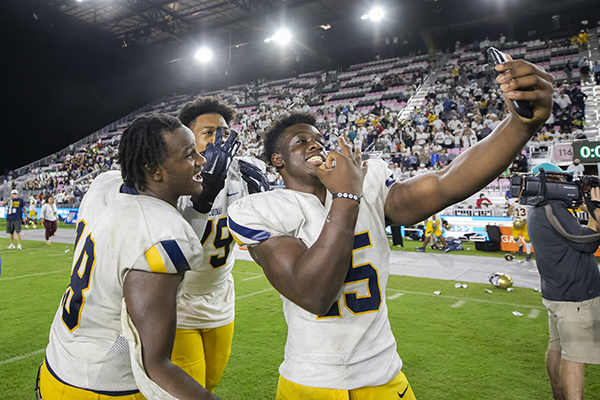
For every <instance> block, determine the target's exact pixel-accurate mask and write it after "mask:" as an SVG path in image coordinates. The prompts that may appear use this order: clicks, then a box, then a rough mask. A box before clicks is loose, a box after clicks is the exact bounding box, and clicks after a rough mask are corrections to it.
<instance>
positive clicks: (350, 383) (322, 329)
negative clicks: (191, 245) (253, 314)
mask: <svg viewBox="0 0 600 400" xmlns="http://www.w3.org/2000/svg"><path fill="white" fill-rule="evenodd" d="M390 174H391V171H390V170H389V169H388V168H387V164H386V163H385V162H383V161H379V160H371V161H369V169H368V172H367V176H366V177H365V183H364V187H363V198H362V202H361V204H360V211H359V214H358V221H357V223H356V229H355V236H354V250H353V257H352V260H353V261H352V265H349V266H348V267H349V268H348V275H347V276H346V282H345V284H344V286H343V287H342V289H341V290H340V293H339V295H338V297H337V300H336V301H335V303H334V304H333V306H332V307H331V309H330V310H329V312H327V314H325V315H322V316H317V315H315V314H312V313H310V312H308V311H306V310H304V309H302V308H300V307H298V306H297V305H296V304H294V303H292V302H291V301H289V300H287V299H286V298H285V297H283V296H282V300H283V312H284V315H285V319H286V322H287V325H288V335H287V343H286V346H285V359H284V361H283V364H282V365H281V367H280V368H279V372H280V373H281V375H282V376H283V377H284V378H286V379H288V380H290V381H292V382H296V383H299V384H301V385H304V386H312V387H321V388H330V389H341V390H351V389H355V388H359V387H364V386H377V385H382V384H386V383H388V382H389V381H390V380H391V379H393V378H394V377H395V376H396V375H397V374H398V373H399V371H400V369H401V367H402V361H401V359H400V357H399V356H398V353H397V351H396V341H395V339H394V336H393V334H392V331H391V329H390V324H389V321H388V313H387V306H386V303H385V290H386V286H387V280H388V276H389V272H390V270H389V254H390V249H389V245H388V240H387V237H386V234H385V213H384V204H385V199H386V197H387V195H388V193H389V187H390V186H391V185H392V184H393V182H394V181H393V180H391V179H388V177H389V176H390ZM331 202H332V199H331V194H330V193H328V194H327V199H326V201H325V205H324V206H323V205H322V204H321V202H320V201H319V199H318V198H317V197H316V196H314V195H312V194H308V193H302V192H298V191H294V190H288V189H282V190H274V191H271V192H268V193H261V194H256V195H252V196H248V197H246V198H244V199H242V200H240V201H238V202H236V203H234V204H232V205H231V206H230V207H229V229H230V232H231V233H232V234H233V235H234V238H235V239H236V241H237V242H238V243H240V244H243V245H247V246H255V245H257V244H259V243H261V242H263V241H265V240H267V239H268V238H270V237H274V236H292V237H296V238H299V239H300V240H302V241H303V242H304V243H305V244H306V245H307V246H309V247H310V246H312V245H313V244H314V243H315V241H316V240H317V239H318V237H319V235H320V234H321V231H322V229H323V225H324V223H325V221H326V219H327V215H328V214H329V209H330V207H331Z"/></svg>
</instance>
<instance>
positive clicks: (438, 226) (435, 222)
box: [415, 214, 448, 253]
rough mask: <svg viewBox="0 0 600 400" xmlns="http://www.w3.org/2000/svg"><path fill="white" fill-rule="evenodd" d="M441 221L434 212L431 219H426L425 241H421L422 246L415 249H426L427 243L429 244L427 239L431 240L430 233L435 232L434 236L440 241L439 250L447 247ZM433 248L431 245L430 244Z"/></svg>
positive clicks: (421, 250)
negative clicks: (440, 246)
mask: <svg viewBox="0 0 600 400" xmlns="http://www.w3.org/2000/svg"><path fill="white" fill-rule="evenodd" d="M443 229H444V226H443V222H442V219H441V218H439V217H438V216H437V215H436V214H434V215H433V216H432V217H431V219H430V220H429V221H427V224H426V225H425V233H424V235H425V241H424V242H423V247H417V248H416V249H415V250H417V251H420V252H423V253H424V252H425V250H426V249H427V245H428V244H429V241H430V240H431V235H433V234H435V237H436V238H437V239H438V240H439V241H440V242H442V248H441V250H444V249H446V248H448V243H446V239H445V238H444V235H443ZM431 247H432V248H433V245H432V246H431Z"/></svg>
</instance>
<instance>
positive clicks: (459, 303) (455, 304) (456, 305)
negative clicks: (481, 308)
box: [452, 300, 466, 308]
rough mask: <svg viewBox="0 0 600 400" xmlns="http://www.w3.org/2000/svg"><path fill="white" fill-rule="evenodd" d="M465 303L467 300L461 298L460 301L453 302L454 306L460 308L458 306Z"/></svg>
mask: <svg viewBox="0 0 600 400" xmlns="http://www.w3.org/2000/svg"><path fill="white" fill-rule="evenodd" d="M465 303H466V301H464V300H459V301H457V302H456V303H454V304H452V308H458V307H460V306H462V305H463V304H465Z"/></svg>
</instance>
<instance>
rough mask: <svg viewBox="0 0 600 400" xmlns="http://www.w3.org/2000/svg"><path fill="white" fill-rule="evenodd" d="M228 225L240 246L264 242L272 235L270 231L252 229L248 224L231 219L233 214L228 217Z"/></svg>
mask: <svg viewBox="0 0 600 400" xmlns="http://www.w3.org/2000/svg"><path fill="white" fill-rule="evenodd" d="M227 225H228V226H229V232H230V233H231V236H233V239H234V240H235V241H236V242H237V244H238V245H240V246H246V245H252V244H258V243H261V242H264V241H265V240H267V239H268V238H270V237H271V233H270V232H269V231H265V230H260V229H252V228H248V227H246V226H243V225H240V224H238V223H236V222H235V221H234V220H232V219H231V216H229V217H228V218H227Z"/></svg>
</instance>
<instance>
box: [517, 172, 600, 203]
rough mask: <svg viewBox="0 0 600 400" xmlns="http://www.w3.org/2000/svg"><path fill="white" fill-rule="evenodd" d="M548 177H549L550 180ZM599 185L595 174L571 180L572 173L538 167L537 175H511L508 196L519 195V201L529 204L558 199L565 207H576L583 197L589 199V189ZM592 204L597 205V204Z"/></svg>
mask: <svg viewBox="0 0 600 400" xmlns="http://www.w3.org/2000/svg"><path fill="white" fill-rule="evenodd" d="M548 177H550V181H549V180H548ZM557 178H558V179H557ZM599 186H600V179H598V177H597V176H592V175H585V176H582V177H581V178H580V179H579V180H573V175H572V174H569V173H565V172H548V173H546V172H545V171H544V170H543V169H542V168H540V173H539V174H538V176H533V175H525V176H522V175H514V176H511V178H510V196H511V197H519V196H520V200H519V203H521V204H524V205H530V206H538V205H543V204H546V203H547V202H548V200H560V201H563V202H564V203H565V204H566V205H567V207H578V206H580V205H581V204H582V203H583V201H584V198H585V197H587V198H588V199H589V192H590V189H591V188H593V187H599ZM594 205H595V206H599V204H594Z"/></svg>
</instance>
